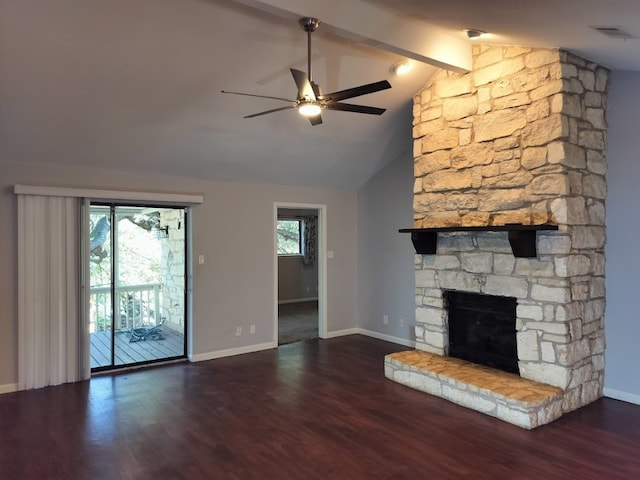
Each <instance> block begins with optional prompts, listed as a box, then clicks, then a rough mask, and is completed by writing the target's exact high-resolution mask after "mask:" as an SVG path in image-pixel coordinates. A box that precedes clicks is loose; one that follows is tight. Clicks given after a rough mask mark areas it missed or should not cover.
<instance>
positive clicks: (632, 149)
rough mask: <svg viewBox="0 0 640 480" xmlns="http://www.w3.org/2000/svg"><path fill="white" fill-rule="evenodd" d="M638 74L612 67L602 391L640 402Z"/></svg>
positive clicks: (609, 109) (608, 394) (639, 104)
mask: <svg viewBox="0 0 640 480" xmlns="http://www.w3.org/2000/svg"><path fill="white" fill-rule="evenodd" d="M638 86H640V73H637V72H634V73H631V72H620V71H614V72H612V74H611V83H610V86H609V106H608V109H607V119H608V122H609V134H608V155H607V157H608V172H607V184H608V190H609V191H608V195H607V246H606V250H605V254H606V262H607V263H606V286H607V308H606V314H605V332H606V335H607V350H606V355H605V357H606V368H605V394H606V395H607V396H614V397H617V398H621V399H624V400H629V401H634V402H636V403H640V373H639V372H638V368H639V367H640V301H639V299H640V274H639V272H640V251H639V250H638V246H639V245H640V242H639V239H640V188H639V186H640V135H639V133H640V132H639V131H638V114H639V113H640V95H639V94H638Z"/></svg>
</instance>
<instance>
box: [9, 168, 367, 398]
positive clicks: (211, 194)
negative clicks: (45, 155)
mask: <svg viewBox="0 0 640 480" xmlns="http://www.w3.org/2000/svg"><path fill="white" fill-rule="evenodd" d="M16 183H23V184H34V185H56V186H69V187H93V188H114V189H123V190H124V189H126V190H143V191H168V192H188V193H203V194H204V196H205V202H204V203H203V204H202V205H199V206H196V207H194V209H193V217H192V225H193V254H194V256H195V257H196V258H197V256H198V255H205V258H206V263H205V264H204V265H197V264H196V265H194V271H193V288H194V290H193V317H194V323H193V338H194V341H193V353H194V354H196V355H201V356H207V355H209V354H211V353H215V352H220V351H224V350H228V349H234V348H251V346H253V345H264V344H267V343H271V342H272V341H273V338H274V332H273V328H274V319H273V312H274V298H273V297H274V291H275V289H274V281H275V272H274V261H273V258H274V257H273V256H274V225H273V208H274V202H281V203H308V204H321V205H327V248H328V249H330V250H333V251H334V254H335V258H334V259H330V260H328V265H327V284H328V287H327V301H328V310H327V325H328V331H329V332H332V331H337V330H344V329H350V328H355V326H356V314H357V311H356V307H357V305H356V271H357V264H356V241H357V237H356V193H355V192H353V191H340V190H326V189H313V188H297V187H284V186H277V185H257V184H245V183H232V182H213V181H201V180H191V179H184V178H176V177H160V176H154V175H152V174H148V175H139V174H130V173H124V172H118V171H108V170H95V169H82V168H65V167H49V166H44V165H31V166H28V167H26V166H20V165H12V164H9V163H0V188H1V190H0V199H1V201H0V224H1V225H3V226H4V228H1V229H0V259H2V264H0V285H1V286H2V288H0V390H1V389H2V386H3V385H9V384H13V383H15V382H16V381H17V365H16V358H17V351H16V345H17V307H16V301H17V296H18V294H17V288H16V281H17V260H16V255H15V252H16V236H17V235H16V202H15V195H14V194H13V193H12V187H13V185H14V184H16ZM252 324H254V325H256V333H255V334H254V335H250V334H248V333H246V334H243V335H242V336H241V337H236V336H235V329H236V326H237V325H240V326H242V327H243V332H248V331H249V328H248V327H249V325H252Z"/></svg>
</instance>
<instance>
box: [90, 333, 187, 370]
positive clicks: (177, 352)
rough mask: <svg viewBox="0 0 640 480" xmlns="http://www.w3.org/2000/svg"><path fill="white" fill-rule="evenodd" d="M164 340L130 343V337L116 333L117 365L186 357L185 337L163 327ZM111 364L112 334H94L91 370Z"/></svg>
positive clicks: (92, 336) (92, 338) (92, 335)
mask: <svg viewBox="0 0 640 480" xmlns="http://www.w3.org/2000/svg"><path fill="white" fill-rule="evenodd" d="M162 336H163V337H164V338H163V339H162V340H153V339H148V340H144V341H139V342H129V338H130V337H129V335H127V334H126V333H116V337H115V340H116V342H115V365H116V366H118V365H129V364H132V363H139V362H148V361H152V360H161V359H164V358H172V357H179V356H182V355H184V335H183V334H182V333H180V332H177V331H175V330H172V329H170V328H168V327H166V326H163V327H162ZM110 364H111V334H110V333H108V332H94V333H92V334H91V368H96V367H104V366H108V365H110Z"/></svg>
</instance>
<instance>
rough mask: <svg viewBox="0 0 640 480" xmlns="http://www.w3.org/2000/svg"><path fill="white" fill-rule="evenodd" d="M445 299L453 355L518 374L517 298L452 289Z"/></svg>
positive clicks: (450, 349)
mask: <svg viewBox="0 0 640 480" xmlns="http://www.w3.org/2000/svg"><path fill="white" fill-rule="evenodd" d="M444 300H445V308H447V310H448V315H449V355H450V356H452V357H457V358H461V359H463V360H468V361H470V362H473V363H477V364H480V365H486V366H488V367H492V368H497V369H499V370H504V371H506V372H512V373H519V370H518V350H517V344H516V304H517V302H516V299H515V298H512V297H498V296H494V295H482V294H478V293H467V292H457V291H453V290H449V291H445V292H444Z"/></svg>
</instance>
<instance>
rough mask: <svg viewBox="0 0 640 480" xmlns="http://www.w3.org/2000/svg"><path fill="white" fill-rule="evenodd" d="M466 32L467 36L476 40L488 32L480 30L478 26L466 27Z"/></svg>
mask: <svg viewBox="0 0 640 480" xmlns="http://www.w3.org/2000/svg"><path fill="white" fill-rule="evenodd" d="M464 33H466V34H467V37H469V39H470V40H476V39H478V38H480V37H481V36H482V35H485V34H486V33H487V32H485V31H484V30H478V29H477V28H465V29H464Z"/></svg>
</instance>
